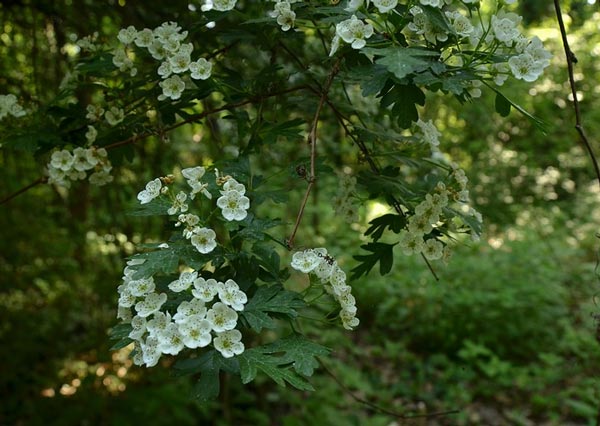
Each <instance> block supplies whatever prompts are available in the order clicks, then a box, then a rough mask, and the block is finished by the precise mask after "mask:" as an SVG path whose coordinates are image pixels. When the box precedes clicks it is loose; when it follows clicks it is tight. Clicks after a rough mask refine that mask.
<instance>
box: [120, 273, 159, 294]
mask: <svg viewBox="0 0 600 426" xmlns="http://www.w3.org/2000/svg"><path fill="white" fill-rule="evenodd" d="M127 286H128V288H129V291H130V292H131V294H132V295H134V296H136V297H142V296H145V295H147V294H148V293H152V292H153V291H154V289H155V287H156V286H155V284H154V278H152V277H150V278H141V279H139V280H134V281H129V283H128V284H127Z"/></svg>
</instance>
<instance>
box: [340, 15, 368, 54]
mask: <svg viewBox="0 0 600 426" xmlns="http://www.w3.org/2000/svg"><path fill="white" fill-rule="evenodd" d="M335 32H336V34H337V35H339V36H340V37H341V38H342V40H344V41H345V42H346V43H351V44H352V48H353V49H361V48H363V47H364V46H365V45H366V44H367V42H366V41H365V39H366V38H369V37H371V36H372V35H373V26H372V25H371V24H365V23H364V22H362V21H361V20H360V19H358V18H357V17H356V15H352V18H350V19H347V20H345V21H342V22H340V23H339V24H337V25H336V27H335Z"/></svg>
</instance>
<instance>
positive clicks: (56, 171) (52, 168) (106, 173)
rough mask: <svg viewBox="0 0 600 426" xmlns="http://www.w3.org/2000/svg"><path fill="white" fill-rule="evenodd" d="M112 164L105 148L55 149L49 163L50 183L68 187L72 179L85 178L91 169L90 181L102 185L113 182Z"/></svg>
mask: <svg viewBox="0 0 600 426" xmlns="http://www.w3.org/2000/svg"><path fill="white" fill-rule="evenodd" d="M111 170H112V165H111V164H110V161H109V159H108V157H107V153H106V150H105V149H104V148H96V147H91V148H81V147H77V148H75V149H74V150H73V151H72V152H71V151H69V150H66V149H63V150H60V151H54V152H53V153H52V156H51V157H50V162H49V163H48V165H47V174H48V183H49V184H55V185H59V186H64V187H66V188H68V187H70V186H71V181H72V180H81V179H85V178H86V177H87V176H88V172H89V171H93V173H92V174H91V175H90V176H89V180H90V183H91V184H93V185H98V186H102V185H105V184H107V183H109V182H112V180H113V177H112V176H111V175H110V171H111Z"/></svg>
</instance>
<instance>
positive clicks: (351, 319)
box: [340, 309, 360, 330]
mask: <svg viewBox="0 0 600 426" xmlns="http://www.w3.org/2000/svg"><path fill="white" fill-rule="evenodd" d="M340 318H341V320H342V325H343V326H344V328H345V329H346V330H352V329H354V328H355V327H358V324H360V321H359V319H358V318H356V317H355V316H354V314H352V312H351V311H347V310H344V309H342V310H341V311H340Z"/></svg>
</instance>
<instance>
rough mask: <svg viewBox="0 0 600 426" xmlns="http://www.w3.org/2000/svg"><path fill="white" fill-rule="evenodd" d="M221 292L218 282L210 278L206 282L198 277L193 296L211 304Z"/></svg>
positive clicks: (195, 281)
mask: <svg viewBox="0 0 600 426" xmlns="http://www.w3.org/2000/svg"><path fill="white" fill-rule="evenodd" d="M218 291H219V285H218V283H217V281H216V280H214V279H212V278H209V279H208V280H205V279H204V278H202V277H198V278H196V279H195V280H194V288H193V289H192V295H193V296H194V297H197V298H198V299H200V300H202V301H204V302H211V301H212V300H213V299H214V298H215V296H216V295H217V293H218Z"/></svg>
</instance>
